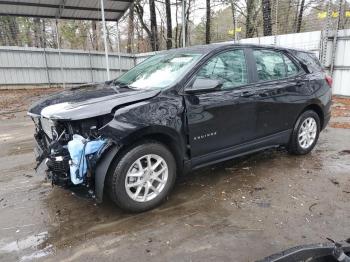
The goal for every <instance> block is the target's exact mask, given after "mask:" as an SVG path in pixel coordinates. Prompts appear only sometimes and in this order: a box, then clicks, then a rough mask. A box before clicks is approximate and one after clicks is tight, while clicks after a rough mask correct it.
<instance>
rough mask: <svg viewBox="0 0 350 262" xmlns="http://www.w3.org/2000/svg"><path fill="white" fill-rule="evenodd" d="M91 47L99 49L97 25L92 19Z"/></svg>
mask: <svg viewBox="0 0 350 262" xmlns="http://www.w3.org/2000/svg"><path fill="white" fill-rule="evenodd" d="M91 26H92V48H93V49H95V50H96V51H98V50H99V44H98V40H99V39H98V37H99V33H98V26H97V22H96V21H92V25H91Z"/></svg>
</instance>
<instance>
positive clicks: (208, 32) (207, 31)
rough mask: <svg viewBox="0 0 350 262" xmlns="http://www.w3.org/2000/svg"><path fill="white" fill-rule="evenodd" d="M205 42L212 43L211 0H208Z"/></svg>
mask: <svg viewBox="0 0 350 262" xmlns="http://www.w3.org/2000/svg"><path fill="white" fill-rule="evenodd" d="M206 8H207V9H206V11H207V12H206V23H205V43H206V44H210V16H211V12H210V11H211V10H210V0H206Z"/></svg>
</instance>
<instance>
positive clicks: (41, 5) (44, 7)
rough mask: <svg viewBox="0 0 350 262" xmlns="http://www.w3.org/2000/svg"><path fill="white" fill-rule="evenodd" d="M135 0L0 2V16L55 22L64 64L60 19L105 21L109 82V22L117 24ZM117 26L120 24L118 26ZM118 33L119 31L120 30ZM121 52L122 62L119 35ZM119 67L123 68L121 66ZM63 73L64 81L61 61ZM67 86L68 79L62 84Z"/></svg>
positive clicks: (31, 0)
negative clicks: (60, 39) (107, 29)
mask: <svg viewBox="0 0 350 262" xmlns="http://www.w3.org/2000/svg"><path fill="white" fill-rule="evenodd" d="M132 1H133V0H15V1H4V0H0V16H24V17H39V18H55V19H56V38H57V46H58V52H59V57H60V61H62V57H61V50H60V42H59V32H58V26H57V19H72V20H100V21H102V31H103V42H104V46H105V55H106V73H107V80H109V79H110V74H109V62H108V47H107V32H106V21H114V22H117V21H118V20H119V18H121V17H122V15H123V14H124V12H125V11H126V10H127V9H128V8H129V6H130V4H131V2H132ZM117 27H118V24H117ZM118 34H119V31H118ZM118 53H119V63H120V50H119V36H118ZM119 67H121V65H120V64H119ZM61 72H62V75H63V80H64V79H65V77H64V74H63V68H62V62H61ZM63 86H65V80H64V81H63Z"/></svg>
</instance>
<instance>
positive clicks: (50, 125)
mask: <svg viewBox="0 0 350 262" xmlns="http://www.w3.org/2000/svg"><path fill="white" fill-rule="evenodd" d="M40 123H41V128H42V129H43V131H44V132H45V134H46V135H47V136H48V137H49V138H50V139H54V136H53V134H56V133H57V132H56V130H55V123H54V122H53V121H52V120H50V119H47V118H44V117H41V119H40Z"/></svg>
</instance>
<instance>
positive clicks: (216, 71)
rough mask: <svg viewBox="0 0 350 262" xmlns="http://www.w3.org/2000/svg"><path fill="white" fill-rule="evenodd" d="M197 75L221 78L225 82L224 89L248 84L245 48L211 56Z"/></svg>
mask: <svg viewBox="0 0 350 262" xmlns="http://www.w3.org/2000/svg"><path fill="white" fill-rule="evenodd" d="M196 77H197V78H206V79H215V80H220V81H222V83H223V85H222V89H229V88H233V87H236V86H240V85H244V84H247V83H248V74H247V65H246V61H245V56H244V52H243V50H240V49H237V50H232V51H228V52H224V53H220V54H218V55H216V56H214V57H212V58H210V59H209V61H208V62H207V63H206V64H205V65H204V66H203V67H202V68H201V69H200V70H199V72H198V73H197V76H196Z"/></svg>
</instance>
